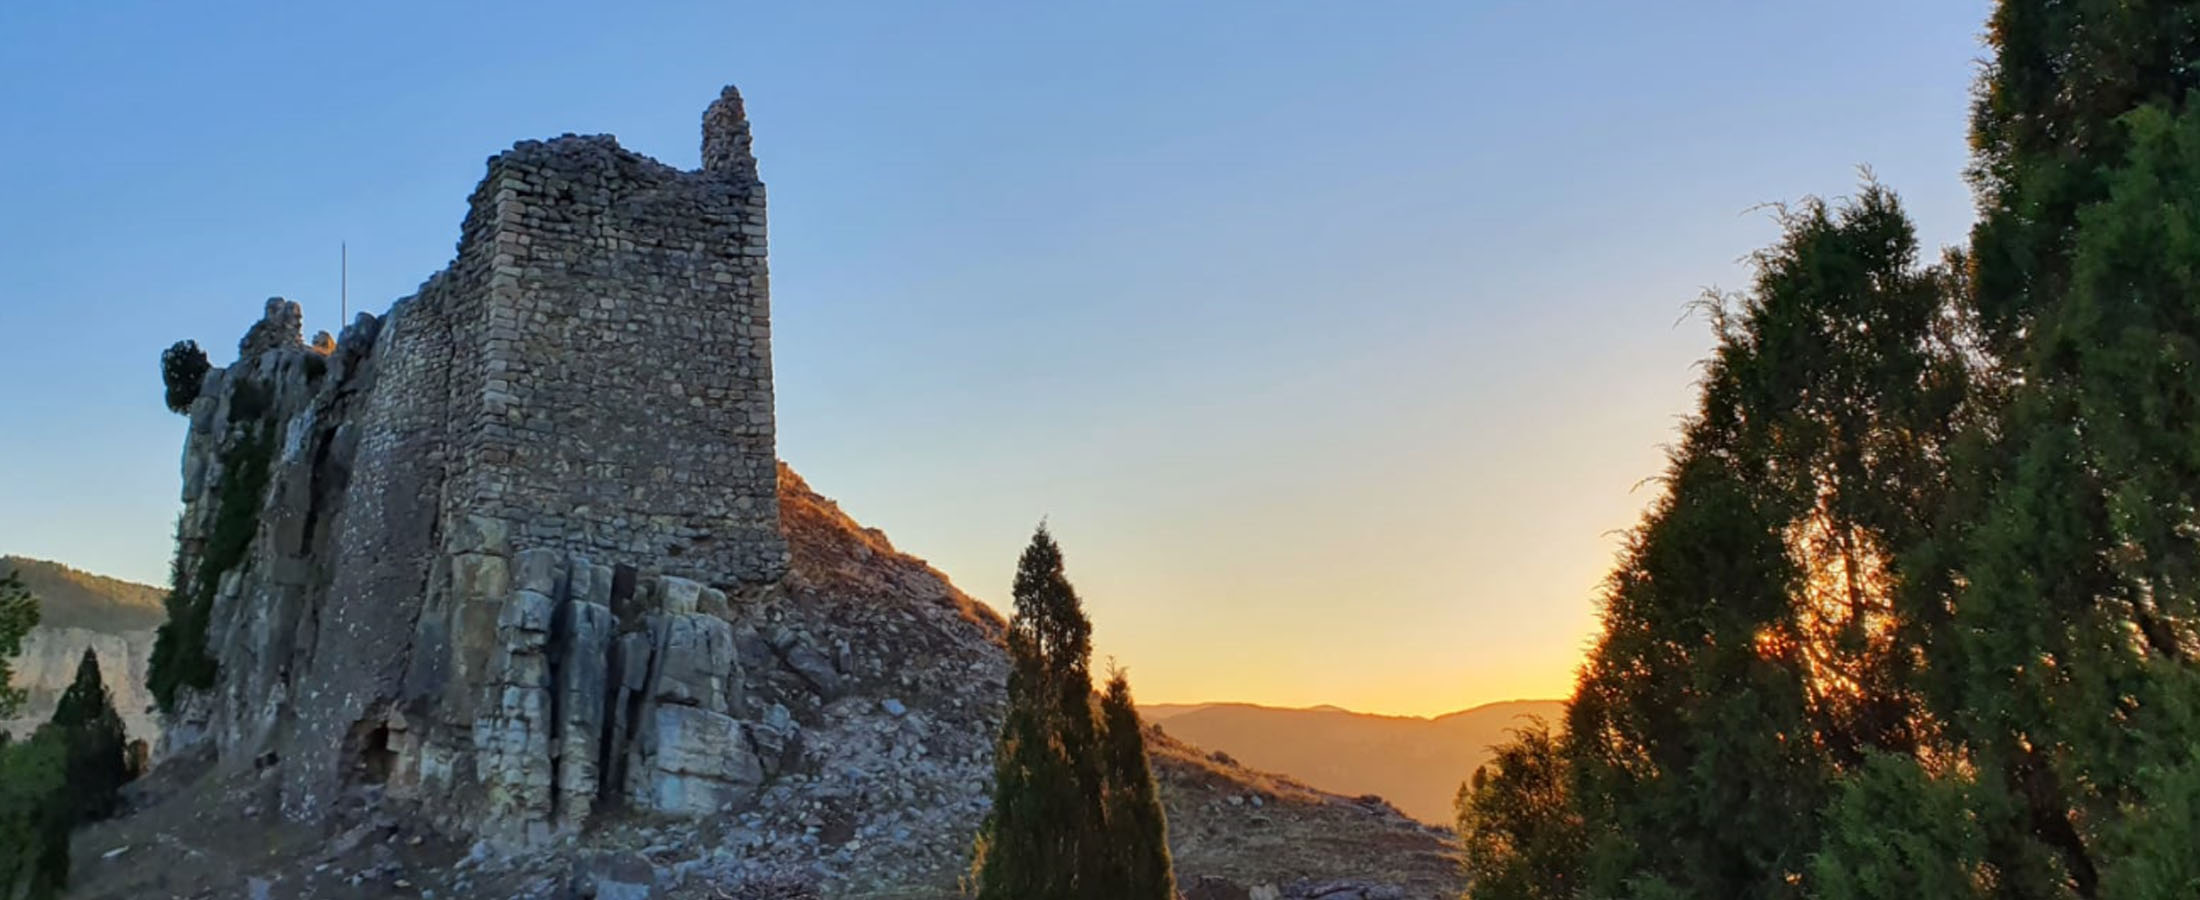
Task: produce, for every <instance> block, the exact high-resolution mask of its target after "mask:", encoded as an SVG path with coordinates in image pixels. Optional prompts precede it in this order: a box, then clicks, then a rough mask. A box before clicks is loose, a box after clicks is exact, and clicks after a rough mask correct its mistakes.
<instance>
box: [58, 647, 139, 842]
mask: <svg viewBox="0 0 2200 900" xmlns="http://www.w3.org/2000/svg"><path fill="white" fill-rule="evenodd" d="M46 727H47V728H51V729H55V730H58V731H60V732H61V734H62V735H63V737H64V738H65V740H66V743H67V745H68V748H69V752H68V760H67V765H66V771H67V773H68V794H69V797H68V798H67V806H68V807H69V810H70V812H71V814H72V815H73V816H74V817H75V818H76V819H77V820H78V821H90V820H93V819H102V818H106V817H107V816H109V815H111V814H113V813H114V810H115V803H116V800H117V798H118V796H119V792H120V791H121V789H122V785H123V783H124V782H127V781H129V780H130V777H131V769H130V758H129V746H128V741H127V740H126V738H125V737H124V733H123V729H122V717H121V716H119V715H117V714H116V713H115V703H114V697H113V695H111V694H109V693H108V691H107V685H106V682H104V681H103V680H101V678H100V675H99V658H98V657H97V656H95V655H93V654H92V651H91V648H89V647H87V648H85V650H84V657H83V659H81V660H79V661H78V662H77V667H76V679H75V680H74V681H72V682H70V684H69V689H68V690H67V691H64V692H62V694H61V701H60V702H59V703H58V704H57V705H55V707H54V712H53V718H52V719H51V720H50V721H49V722H48V723H47V725H46Z"/></svg>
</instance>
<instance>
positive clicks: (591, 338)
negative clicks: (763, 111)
mask: <svg viewBox="0 0 2200 900" xmlns="http://www.w3.org/2000/svg"><path fill="white" fill-rule="evenodd" d="M714 129H715V130H714ZM720 131H733V132H737V136H733V135H720V134H718V132H720ZM746 134H747V125H746V121H745V120H744V119H742V118H741V115H740V99H739V97H738V96H737V95H732V94H729V95H727V96H726V97H724V98H722V99H721V100H720V101H719V103H718V104H715V105H714V106H713V108H712V111H711V112H710V113H709V114H708V115H707V117H706V129H705V146H706V159H707V160H709V161H710V162H711V165H710V166H709V167H708V168H705V169H704V170H703V171H702V172H700V173H687V172H681V171H678V170H676V169H673V168H671V167H669V166H665V165H663V164H661V163H658V162H656V161H654V160H651V159H649V158H647V157H644V156H640V155H638V154H635V153H631V152H628V151H625V150H622V149H620V148H619V145H618V143H617V141H615V140H614V139H612V138H610V137H604V136H598V137H580V138H572V137H569V138H562V139H559V140H555V141H550V142H547V143H541V142H532V141H530V142H525V143H522V144H520V145H518V146H517V147H515V148H513V150H512V151H511V152H509V153H506V154H504V155H502V156H499V157H497V158H496V159H494V160H492V161H491V162H490V165H489V176H488V178H487V179H485V180H484V181H483V182H482V185H481V188H480V189H479V190H478V191H477V192H476V193H475V196H474V210H475V215H473V216H471V217H469V219H468V223H467V234H466V243H467V245H468V247H469V248H479V252H482V253H485V254H493V257H492V258H491V260H490V274H489V277H488V290H487V292H486V296H471V295H470V296H469V297H468V298H467V299H468V302H469V303H478V304H479V305H480V306H481V311H480V312H479V313H478V314H476V313H475V312H474V311H473V310H467V311H465V312H463V313H462V314H461V315H464V316H469V317H472V316H476V315H478V316H479V317H480V318H479V320H478V321H479V323H480V324H481V325H482V326H483V327H484V332H483V334H484V337H485V340H483V341H481V342H480V343H479V344H478V345H476V346H474V347H473V348H472V350H473V352H474V354H476V355H477V358H476V359H473V360H469V361H468V362H469V366H471V365H478V366H479V367H480V372H481V377H482V379H483V383H482V388H481V391H480V393H479V395H478V396H479V402H478V403H475V402H474V398H473V397H472V396H471V395H470V393H469V395H467V396H465V397H464V398H463V399H462V401H461V402H462V403H463V404H464V405H463V407H462V409H461V411H460V418H458V419H457V420H456V421H455V422H454V426H455V428H456V432H455V434H454V448H453V449H454V452H455V454H456V456H457V458H458V459H460V460H463V463H462V464H461V465H459V466H458V467H457V468H456V470H455V472H454V476H455V481H454V485H453V487H454V490H453V492H452V493H451V495H450V497H451V501H452V502H453V503H455V504H456V505H457V506H459V507H461V508H464V509H466V510H468V511H469V512H471V513H473V514H477V515H486V516H491V517H495V518H500V519H504V520H505V521H507V522H509V523H511V525H512V528H513V536H514V539H515V540H519V541H522V542H524V543H525V544H527V545H529V546H537V547H551V548H556V549H559V550H567V551H573V552H581V553H588V554H591V555H593V556H594V557H595V558H596V559H598V560H599V561H603V562H610V563H614V564H617V563H627V564H636V563H642V562H656V563H658V564H660V565H661V566H662V567H663V568H665V569H666V570H667V571H670V572H675V573H679V574H683V575H692V576H695V577H699V578H705V579H712V580H727V579H732V580H738V581H742V582H748V583H761V582H766V581H770V580H773V579H775V578H777V577H778V575H779V573H780V572H781V571H782V570H783V569H784V568H785V565H786V560H785V552H784V550H783V549H782V548H781V547H780V546H779V543H778V532H777V528H778V521H777V516H776V513H775V512H774V511H773V506H772V504H773V502H774V500H773V497H774V494H773V485H774V484H775V480H774V479H775V474H774V472H775V470H774V466H775V460H774V456H773V431H772V429H773V421H772V390H771V332H770V324H769V316H770V311H769V307H768V300H767V296H768V292H769V284H768V278H767V274H766V271H765V252H766V247H765V225H764V186H763V184H762V183H761V182H759V181H758V180H757V178H756V165H755V160H754V159H753V158H751V157H749V156H748V155H747V154H746V152H745V147H746V143H747V141H746ZM729 145H738V146H739V147H740V148H741V152H736V151H734V150H730V149H724V148H726V147H727V146H729ZM712 157H717V158H715V159H713V158H712ZM462 255H463V251H462Z"/></svg>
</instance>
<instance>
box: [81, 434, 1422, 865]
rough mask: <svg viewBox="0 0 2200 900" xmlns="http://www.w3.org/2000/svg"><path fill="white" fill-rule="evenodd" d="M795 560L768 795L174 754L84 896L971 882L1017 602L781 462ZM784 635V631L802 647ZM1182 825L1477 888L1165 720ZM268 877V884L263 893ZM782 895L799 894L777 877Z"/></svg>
mask: <svg viewBox="0 0 2200 900" xmlns="http://www.w3.org/2000/svg"><path fill="white" fill-rule="evenodd" d="M779 483H780V514H781V521H782V523H783V527H784V529H785V531H786V535H787V540H788V545H789V548H790V551H791V560H790V566H789V572H788V576H787V578H786V579H785V580H784V581H783V582H782V583H781V584H780V585H779V586H778V587H777V588H776V589H775V590H774V591H772V592H770V593H769V594H768V595H767V596H763V597H759V598H755V599H754V603H755V604H757V605H756V606H754V607H751V608H748V609H745V610H744V611H743V612H742V614H741V616H740V618H741V619H742V620H743V621H744V622H745V623H755V624H757V627H755V629H754V631H753V633H751V632H743V635H744V637H743V638H742V640H744V641H756V642H760V646H756V647H752V648H748V649H747V650H745V651H743V655H744V658H750V656H751V655H752V654H753V656H754V658H759V659H775V660H778V661H779V663H778V664H777V665H776V666H773V667H770V668H766V667H764V666H752V667H748V668H747V669H746V675H745V678H746V683H745V685H744V688H745V693H747V694H748V695H749V696H750V697H752V698H754V699H755V702H757V703H758V704H759V705H761V706H763V707H764V708H765V709H766V710H767V711H766V712H764V713H763V714H762V715H763V716H764V717H765V718H766V719H769V720H777V721H780V722H782V723H783V724H784V726H785V727H784V728H783V730H782V731H781V732H779V733H780V734H783V735H785V740H786V743H785V745H784V747H783V750H782V752H783V754H784V755H783V757H782V758H783V760H784V761H783V762H782V763H781V764H780V765H779V766H778V767H777V774H775V775H774V776H772V777H771V778H770V779H769V780H768V781H767V782H766V784H765V785H764V787H763V789H762V794H761V796H760V798H759V802H758V803H757V804H756V805H755V807H754V808H753V809H752V810H751V811H748V812H742V813H739V814H736V815H728V816H723V817H714V818H705V819H702V820H699V821H681V820H677V819H668V818H663V817H657V816H648V815H631V814H629V815H620V816H616V817H612V818H610V819H608V820H606V821H603V822H600V823H598V825H597V826H596V827H594V828H592V829H591V830H590V831H589V832H587V833H585V834H582V835H579V836H576V837H571V838H566V839H564V840H563V841H562V842H560V843H558V844H555V845H553V846H549V847H543V848H537V849H531V850H516V849H499V848H497V847H495V846H492V845H490V844H487V843H473V844H469V843H467V842H466V839H465V838H464V836H462V835H452V834H450V833H448V832H446V831H443V830H439V829H437V828H434V827H431V826H430V825H428V824H427V821H428V817H424V816H419V815H417V814H415V813H414V812H413V811H412V810H411V808H410V807H409V806H408V805H407V804H405V803H402V802H397V801H394V800H391V799H389V798H386V797H382V796H379V795H377V794H375V793H373V792H362V793H359V794H357V795H355V796H353V797H352V798H351V799H350V800H349V801H347V807H346V812H345V813H344V814H343V815H341V816H339V817H337V818H336V819H334V820H332V821H331V822H329V823H328V824H326V825H325V826H320V827H300V826H297V825H293V824H290V823H286V822H284V821H283V820H282V818H281V816H280V815H279V814H278V813H277V812H276V808H277V802H276V800H277V797H278V794H279V791H278V787H277V785H278V783H279V780H280V779H279V776H278V775H277V774H276V772H275V768H277V767H279V765H280V764H279V763H277V764H274V765H272V766H270V767H269V768H267V769H264V770H261V771H243V772H236V771H227V770H224V769H222V768H217V767H212V766H209V765H208V764H206V762H205V761H204V760H192V759H188V758H187V759H178V760H172V761H170V762H167V763H164V764H163V766H162V768H161V769H160V770H157V771H156V772H155V774H154V776H153V777H151V778H149V779H148V780H147V781H146V782H145V783H144V784H142V785H140V786H139V787H137V788H136V789H134V792H133V796H132V801H131V802H132V809H131V812H130V813H129V814H127V815H125V816H124V817H122V818H121V819H119V820H116V821H112V822H107V823H102V824H100V825H97V826H94V827H93V828H91V829H88V830H86V831H85V832H83V833H81V834H80V835H79V836H78V840H77V847H76V854H77V857H76V858H78V859H84V860H98V862H96V863H94V864H92V865H90V866H88V867H86V869H85V870H84V876H83V880H82V881H80V882H79V884H78V886H77V888H76V890H75V891H74V895H75V896H81V897H92V898H104V897H113V898H121V897H141V896H271V897H303V896H311V897H323V898H347V897H355V898H364V897H398V896H402V897H425V896H429V895H431V894H432V895H434V896H438V897H472V896H484V897H506V896H522V897H545V898H547V897H559V898H563V897H567V896H576V894H574V893H573V892H575V891H578V892H580V893H579V894H577V895H578V896H588V895H593V896H596V897H630V898H634V897H674V898H688V897H693V898H724V897H778V896H787V897H801V896H818V897H836V898H837V897H851V898H852V897H867V898H888V897H892V898H949V897H954V896H957V879H958V878H959V877H960V875H961V874H962V872H963V870H964V868H965V867H966V866H967V864H968V858H969V849H970V840H971V837H972V836H973V835H974V834H975V832H976V830H977V827H978V824H979V822H980V821H981V820H982V818H983V817H984V814H985V810H986V808H987V806H988V804H989V793H990V779H991V768H992V739H993V734H994V731H995V729H996V727H997V724H998V720H999V715H1000V712H1001V708H1000V704H1001V698H1002V696H1003V690H1004V685H1005V674H1006V660H1005V654H1004V652H1003V650H1002V648H1001V644H1000V641H1001V634H1002V630H1003V623H1002V621H1001V618H1000V617H999V616H998V615H997V614H996V613H994V612H993V611H992V610H991V609H989V608H987V607H986V606H984V605H983V604H980V603H978V602H976V601H974V600H972V599H971V598H970V597H968V596H967V595H965V594H963V593H962V592H961V591H960V590H957V589H956V588H955V587H954V585H953V584H951V583H949V582H948V581H947V579H946V578H945V577H944V576H942V575H941V574H940V573H939V572H937V571H936V570H934V569H932V568H931V567H929V566H927V565H926V564H924V562H922V561H921V560H918V559H916V558H913V557H910V556H908V555H906V554H903V553H900V552H898V551H896V550H895V549H894V547H893V545H892V544H891V543H890V542H889V541H888V540H887V539H886V536H885V535H884V534H881V533H880V532H878V531H876V530H872V529H866V528H864V527H862V526H860V525H859V524H857V523H856V522H855V521H853V520H852V519H850V518H849V517H848V516H847V515H846V514H845V513H843V512H842V511H841V510H840V508H839V507H838V506H837V505H835V504H834V503H833V502H832V501H830V500H828V499H825V498H824V497H822V496H819V495H818V494H816V493H815V492H813V491H811V490H810V489H809V487H808V485H807V484H805V483H804V482H803V481H802V479H801V478H800V477H799V476H797V475H795V473H794V472H793V471H792V470H790V469H786V468H784V467H782V469H781V470H780V482H779ZM781 648H785V649H781ZM1151 746H1152V747H1153V752H1154V761H1155V768H1156V770H1157V772H1158V774H1159V777H1160V781H1161V784H1162V789H1163V797H1164V801H1165V802H1166V804H1167V806H1168V812H1169V816H1170V821H1171V823H1172V828H1171V840H1172V844H1173V845H1174V850H1175V852H1176V858H1177V862H1178V868H1179V871H1180V873H1181V877H1182V879H1183V880H1184V883H1185V885H1186V887H1187V888H1191V887H1193V886H1194V885H1204V887H1203V888H1202V890H1204V891H1206V893H1204V894H1200V895H1199V896H1204V897H1209V898H1215V897H1228V898H1235V897H1250V896H1254V894H1253V892H1254V891H1256V890H1258V891H1261V893H1260V896H1277V897H1313V896H1321V897H1329V898H1333V900H1354V898H1363V897H1364V898H1368V900H1373V898H1378V897H1382V898H1424V897H1426V898H1435V897H1450V896H1456V893H1457V885H1456V882H1455V876H1454V865H1455V864H1454V862H1453V861H1452V859H1451V858H1450V856H1449V850H1448V845H1447V843H1446V839H1447V835H1446V833H1445V832H1443V831H1441V830H1440V829H1433V828H1428V827H1425V826H1422V825H1420V824H1418V823H1415V822H1412V821H1411V820H1409V819H1407V818H1405V817H1404V816H1403V815H1401V814H1399V813H1398V812H1397V811H1396V810H1393V809H1390V808H1389V807H1387V806H1385V805H1383V804H1381V803H1379V802H1363V801H1361V800H1356V799H1352V798H1349V797H1344V796H1339V795H1334V794H1328V793H1324V792H1322V791H1318V790H1315V789H1313V788H1310V787H1307V786H1306V785H1304V784H1301V783H1299V782H1296V781H1293V780H1291V779H1288V778H1283V777H1279V776H1272V775H1265V774H1261V773H1258V772H1255V771H1252V770H1250V769H1247V768H1245V767H1243V766H1240V765H1238V764H1236V763H1235V762H1233V761H1231V760H1230V759H1229V758H1228V757H1227V756H1224V755H1220V754H1213V753H1209V752H1207V751H1203V750H1200V749H1198V748H1194V747H1191V746H1188V745H1186V744H1184V743H1182V742H1180V741H1177V740H1174V739H1172V738H1170V737H1168V736H1166V735H1162V734H1159V733H1158V732H1156V733H1154V734H1153V735H1152V736H1151ZM255 886H257V887H258V889H260V890H264V891H266V893H264V894H256V893H254V891H255ZM774 891H780V892H781V893H773V892H774Z"/></svg>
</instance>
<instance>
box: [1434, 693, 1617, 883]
mask: <svg viewBox="0 0 2200 900" xmlns="http://www.w3.org/2000/svg"><path fill="white" fill-rule="evenodd" d="M1490 749H1491V755H1490V759H1489V761H1488V762H1486V763H1483V764H1482V765H1481V766H1480V767H1478V768H1476V769H1475V770H1474V777H1473V778H1471V779H1469V780H1468V782H1467V783H1466V784H1464V785H1461V786H1460V789H1459V799H1458V804H1457V808H1458V812H1459V840H1460V845H1461V846H1460V849H1461V851H1462V853H1461V856H1462V864H1463V868H1464V869H1465V872H1466V876H1467V896H1469V897H1472V898H1474V900H1571V898H1573V897H1576V896H1578V895H1579V893H1580V891H1581V889H1582V881H1583V873H1584V871H1585V870H1584V868H1583V860H1584V858H1585V857H1586V856H1587V854H1588V849H1589V829H1588V825H1587V823H1586V822H1585V821H1583V819H1582V816H1581V810H1580V807H1579V806H1578V805H1577V804H1576V803H1575V802H1574V796H1573V790H1572V781H1573V774H1572V768H1571V766H1570V764H1569V763H1568V761H1567V759H1566V756H1565V755H1564V754H1565V748H1564V746H1563V743H1562V742H1561V741H1560V739H1559V738H1558V737H1557V736H1555V735H1553V734H1552V733H1551V729H1550V726H1549V725H1548V724H1546V723H1544V722H1543V721H1542V720H1540V719H1538V720H1535V721H1533V722H1530V723H1529V724H1528V725H1527V726H1525V727H1523V728H1521V729H1519V730H1518V731H1515V732H1513V734H1512V737H1511V738H1510V739H1509V740H1507V741H1506V742H1504V743H1502V744H1499V745H1498V746H1496V747H1492V748H1490Z"/></svg>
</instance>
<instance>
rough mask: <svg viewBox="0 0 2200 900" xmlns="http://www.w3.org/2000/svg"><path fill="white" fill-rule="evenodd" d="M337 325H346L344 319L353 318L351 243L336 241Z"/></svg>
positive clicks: (339, 326)
mask: <svg viewBox="0 0 2200 900" xmlns="http://www.w3.org/2000/svg"><path fill="white" fill-rule="evenodd" d="M336 253H337V257H336V258H337V263H336V296H337V300H336V304H337V305H336V327H338V328H342V327H344V320H346V319H349V318H351V245H350V244H348V243H345V242H343V241H337V242H336Z"/></svg>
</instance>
